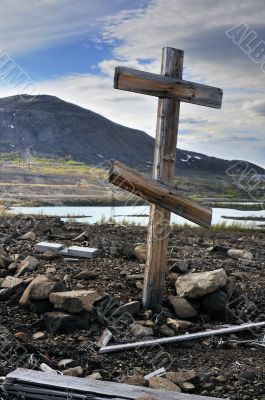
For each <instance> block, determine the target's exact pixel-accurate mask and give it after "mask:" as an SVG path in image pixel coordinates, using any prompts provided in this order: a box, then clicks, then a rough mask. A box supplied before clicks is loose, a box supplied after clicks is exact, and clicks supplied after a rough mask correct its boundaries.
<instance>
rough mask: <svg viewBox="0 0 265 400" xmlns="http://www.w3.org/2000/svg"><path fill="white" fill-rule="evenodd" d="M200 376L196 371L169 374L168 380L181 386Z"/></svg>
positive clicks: (167, 374)
mask: <svg viewBox="0 0 265 400" xmlns="http://www.w3.org/2000/svg"><path fill="white" fill-rule="evenodd" d="M197 376H198V374H197V372H196V371H195V370H194V369H189V370H187V371H179V372H167V373H166V378H167V379H168V380H170V381H171V382H173V383H176V384H177V385H181V384H182V383H184V382H187V381H192V380H193V379H195V378H196V377H197Z"/></svg>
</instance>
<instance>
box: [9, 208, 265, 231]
mask: <svg viewBox="0 0 265 400" xmlns="http://www.w3.org/2000/svg"><path fill="white" fill-rule="evenodd" d="M12 212H14V213H16V214H19V213H20V214H34V215H38V214H43V215H50V216H57V217H67V216H71V218H72V217H73V216H74V217H75V220H76V221H78V222H83V223H89V224H94V223H96V222H100V221H102V218H103V217H105V219H106V220H108V219H109V218H110V217H111V216H112V208H111V207H109V206H108V207H75V206H72V207H68V206H58V207H57V206H52V207H13V208H12ZM146 214H147V215H148V214H149V206H147V205H142V206H119V207H115V221H116V222H118V223H122V221H123V220H126V221H128V222H134V223H136V224H139V225H147V224H148V217H146V216H143V215H146ZM134 215H137V216H134ZM223 215H225V216H233V217H247V216H255V217H265V210H264V209H263V210H259V211H244V210H234V209H232V208H213V224H218V223H222V222H224V221H225V222H226V224H227V225H231V224H233V223H235V222H237V221H235V220H230V219H223V218H222V216H223ZM62 219H63V220H68V218H62ZM171 222H172V223H176V224H180V225H182V224H184V223H187V222H189V221H187V220H186V219H184V218H182V217H180V216H178V215H176V214H173V213H172V214H171ZM238 222H239V223H240V224H242V225H246V226H250V225H251V226H253V225H260V224H261V223H262V222H260V221H250V222H248V221H238ZM189 223H190V224H191V225H195V224H193V223H192V222H189Z"/></svg>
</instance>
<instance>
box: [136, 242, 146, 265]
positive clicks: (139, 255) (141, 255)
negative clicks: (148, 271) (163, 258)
mask: <svg viewBox="0 0 265 400" xmlns="http://www.w3.org/2000/svg"><path fill="white" fill-rule="evenodd" d="M133 255H134V257H135V258H136V259H137V260H138V261H139V263H140V264H144V263H145V262H146V259H147V246H146V244H139V245H137V246H135V248H134V249H133Z"/></svg>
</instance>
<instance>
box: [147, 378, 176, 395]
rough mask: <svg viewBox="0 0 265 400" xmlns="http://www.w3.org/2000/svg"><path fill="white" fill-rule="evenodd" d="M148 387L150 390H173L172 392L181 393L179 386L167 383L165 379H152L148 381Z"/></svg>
mask: <svg viewBox="0 0 265 400" xmlns="http://www.w3.org/2000/svg"><path fill="white" fill-rule="evenodd" d="M148 382H149V387H150V388H151V389H163V390H173V391H174V392H181V389H180V387H179V386H177V385H176V384H175V383H173V382H171V381H169V380H168V379H166V378H161V377H153V378H150V379H149V381H148Z"/></svg>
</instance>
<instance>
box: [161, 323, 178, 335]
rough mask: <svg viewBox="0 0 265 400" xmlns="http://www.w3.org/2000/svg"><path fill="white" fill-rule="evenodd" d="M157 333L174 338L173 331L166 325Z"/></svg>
mask: <svg viewBox="0 0 265 400" xmlns="http://www.w3.org/2000/svg"><path fill="white" fill-rule="evenodd" d="M159 331H160V333H161V335H162V336H165V337H173V336H175V331H174V330H173V329H171V328H169V326H167V325H161V326H160V328H159Z"/></svg>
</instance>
